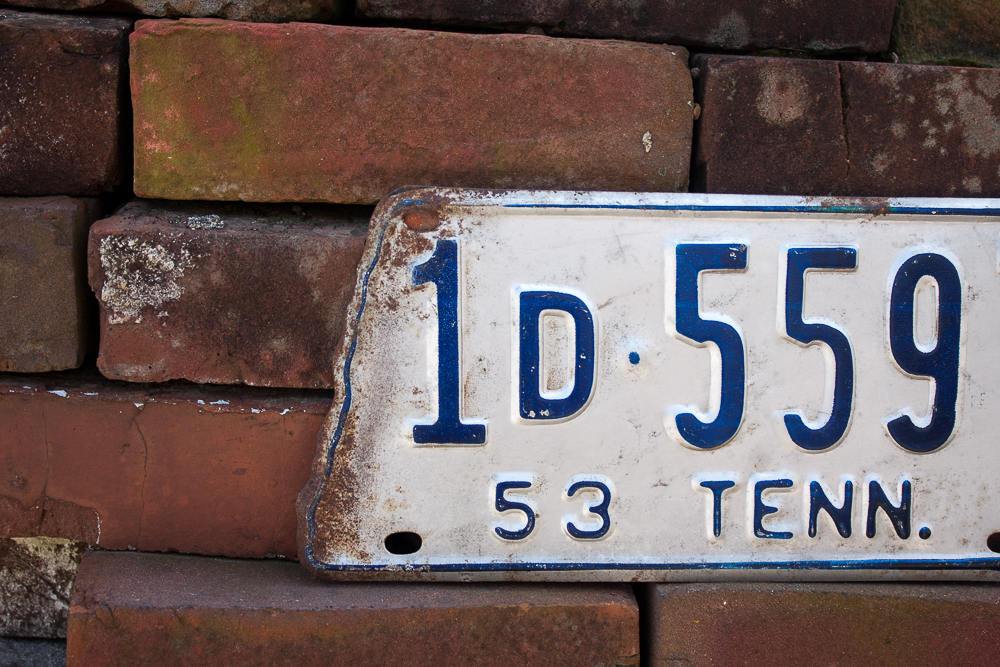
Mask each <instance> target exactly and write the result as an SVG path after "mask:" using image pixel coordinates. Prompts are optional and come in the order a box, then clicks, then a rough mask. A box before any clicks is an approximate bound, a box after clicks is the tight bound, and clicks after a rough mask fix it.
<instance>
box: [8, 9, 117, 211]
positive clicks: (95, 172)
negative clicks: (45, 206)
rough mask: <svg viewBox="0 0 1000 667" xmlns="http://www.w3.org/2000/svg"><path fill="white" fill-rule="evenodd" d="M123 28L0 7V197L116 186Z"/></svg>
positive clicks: (113, 21) (84, 191)
mask: <svg viewBox="0 0 1000 667" xmlns="http://www.w3.org/2000/svg"><path fill="white" fill-rule="evenodd" d="M129 27H130V23H129V22H128V21H123V20H119V19H110V18H91V17H69V16H56V15H51V14H35V13H30V12H18V11H12V10H6V9H0V63H3V66H2V67H0V195H56V194H65V195H92V194H99V193H102V192H106V191H110V190H112V189H114V187H115V186H117V185H118V184H119V182H120V181H121V176H122V173H121V172H122V170H121V164H120V163H119V148H120V143H119V136H120V133H121V129H122V128H121V116H122V109H121V102H122V97H123V95H124V86H125V76H124V73H125V54H126V52H127V41H126V35H127V33H128V30H129Z"/></svg>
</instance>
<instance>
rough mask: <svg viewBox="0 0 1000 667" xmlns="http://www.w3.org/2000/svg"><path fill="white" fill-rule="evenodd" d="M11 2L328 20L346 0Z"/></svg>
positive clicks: (67, 8)
mask: <svg viewBox="0 0 1000 667" xmlns="http://www.w3.org/2000/svg"><path fill="white" fill-rule="evenodd" d="M6 3H7V4H8V5H14V6H20V7H38V8H42V9H54V10H56V11H60V12H71V11H99V12H111V13H116V12H123V11H128V12H131V13H134V14H143V15H145V16H216V17H219V18H225V19H233V20H235V21H329V20H331V19H335V18H338V17H339V16H341V15H342V14H343V13H344V6H345V4H346V3H345V1H344V0H239V1H238V2H232V1H230V2H219V0H171V1H170V2H165V1H164V0H6Z"/></svg>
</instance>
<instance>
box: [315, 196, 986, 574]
mask: <svg viewBox="0 0 1000 667" xmlns="http://www.w3.org/2000/svg"><path fill="white" fill-rule="evenodd" d="M481 206H490V207H501V208H536V209H563V210H578V211H579V210H586V209H593V210H595V211H599V210H605V211H606V210H609V209H616V210H648V211H693V212H697V211H703V212H720V211H728V212H733V211H736V212H739V211H746V212H779V213H807V214H808V213H818V214H830V213H840V214H844V213H846V214H858V215H859V216H860V217H862V218H864V217H873V216H884V215H893V214H899V215H902V214H922V215H940V216H997V215H1000V199H987V198H867V197H862V198H852V197H789V196H771V195H712V194H688V193H680V194H655V193H654V194H643V193H610V192H570V191H566V192H556V191H502V190H499V191H498V190H462V189H446V188H413V189H403V190H398V191H396V192H393V193H391V194H390V195H389V196H387V197H386V198H385V199H383V200H382V201H381V202H380V203H379V205H378V206H377V207H376V209H375V212H374V213H373V216H372V220H371V223H370V226H369V235H368V240H367V242H366V246H365V252H364V255H363V257H362V260H361V262H360V264H359V267H358V273H357V283H356V288H355V293H354V297H353V299H352V302H351V306H350V310H349V315H348V319H347V323H346V327H345V332H344V339H343V341H342V343H341V347H340V350H339V353H338V356H337V360H336V363H335V392H336V393H335V396H336V398H335V399H334V403H333V405H332V409H331V411H330V414H329V416H328V417H327V420H326V422H325V424H324V427H323V429H322V431H321V433H320V436H319V440H318V443H317V452H316V456H315V459H314V462H313V470H312V475H311V477H310V479H309V481H308V482H307V484H306V486H305V487H304V488H303V489H302V491H301V493H300V494H299V497H298V517H299V556H300V561H301V562H302V564H303V565H305V566H306V567H307V569H309V570H310V571H311V572H313V573H314V574H315V575H316V576H318V577H321V578H327V579H337V580H365V579H383V580H386V579H392V580H405V579H435V580H453V581H467V580H470V579H472V578H475V579H476V580H482V581H493V580H519V581H530V580H542V579H544V580H546V581H559V580H563V581H582V580H587V581H687V582H693V581H727V580H741V579H753V580H757V581H789V580H798V581H834V580H838V579H842V578H843V577H844V573H845V572H850V579H851V580H853V581H857V580H908V581H920V580H935V579H937V580H940V579H942V578H944V579H948V580H955V581H960V580H977V581H982V580H991V581H992V580H997V581H1000V557H996V558H968V559H948V558H927V559H892V558H876V559H865V560H844V561H837V560H830V561H804V560H803V561H799V560H787V561H771V562H763V561H751V562H727V563H708V562H706V563H690V562H686V563H636V564H628V563H616V564H608V563H586V562H579V563H576V562H552V563H545V562H537V563H536V562H521V563H510V562H497V563H462V562H455V563H435V564H430V565H419V566H411V565H395V564H378V563H371V564H359V563H349V564H338V563H327V562H323V561H322V560H321V559H318V558H317V557H316V556H315V555H314V551H313V545H312V542H313V539H314V536H315V533H316V511H317V508H318V505H319V502H320V499H321V497H322V495H323V491H324V486H325V484H326V483H328V482H331V479H330V478H331V474H332V471H333V468H334V463H335V462H336V460H337V455H338V449H337V446H338V444H339V443H340V441H341V438H342V436H343V434H344V427H345V424H346V423H347V421H348V418H349V416H350V414H351V409H352V390H351V377H350V372H351V362H352V359H353V357H354V353H355V350H356V348H357V343H358V330H359V325H360V321H361V318H362V316H363V314H364V310H365V304H366V301H367V297H368V287H369V279H370V278H371V276H372V273H373V272H374V271H375V269H376V267H377V265H378V262H379V259H380V257H381V254H382V251H383V243H384V239H385V234H386V231H387V230H388V228H389V227H390V225H391V224H392V223H393V222H394V221H397V220H399V219H403V220H404V222H405V223H406V224H407V225H408V226H409V227H411V228H412V229H414V230H415V231H426V230H430V229H433V228H434V226H435V225H436V220H437V219H438V218H439V217H440V216H442V215H443V214H444V212H445V211H446V210H451V211H453V210H454V209H455V208H459V207H462V208H472V207H481ZM332 483H334V484H336V483H337V481H336V480H332Z"/></svg>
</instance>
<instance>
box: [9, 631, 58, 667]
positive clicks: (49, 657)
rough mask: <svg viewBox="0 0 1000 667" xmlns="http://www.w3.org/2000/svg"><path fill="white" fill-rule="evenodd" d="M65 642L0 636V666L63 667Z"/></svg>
mask: <svg viewBox="0 0 1000 667" xmlns="http://www.w3.org/2000/svg"><path fill="white" fill-rule="evenodd" d="M65 664H66V642H61V641H51V640H39V639H5V638H2V637H0V667H25V666H26V665H30V667H63V666H64V665H65Z"/></svg>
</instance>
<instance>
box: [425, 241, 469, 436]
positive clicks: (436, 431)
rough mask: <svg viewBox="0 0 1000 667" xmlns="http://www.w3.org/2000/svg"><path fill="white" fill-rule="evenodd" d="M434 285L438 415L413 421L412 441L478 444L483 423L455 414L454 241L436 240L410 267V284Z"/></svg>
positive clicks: (456, 320)
mask: <svg viewBox="0 0 1000 667" xmlns="http://www.w3.org/2000/svg"><path fill="white" fill-rule="evenodd" d="M424 283H434V284H435V285H436V286H437V313H438V344H437V348H438V358H437V366H438V414H437V420H436V421H435V422H434V423H433V424H416V425H414V427H413V441H414V442H416V443H417V444H434V445H445V444H448V445H481V444H483V443H484V442H486V425H485V424H466V423H463V422H462V420H461V416H460V414H459V410H460V405H459V377H458V376H459V353H458V332H459V307H458V241H455V240H452V239H442V240H439V241H437V244H436V245H435V247H434V254H433V255H431V257H430V259H428V260H427V261H426V262H424V263H423V264H418V265H417V266H415V267H413V284H414V285H423V284H424Z"/></svg>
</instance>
